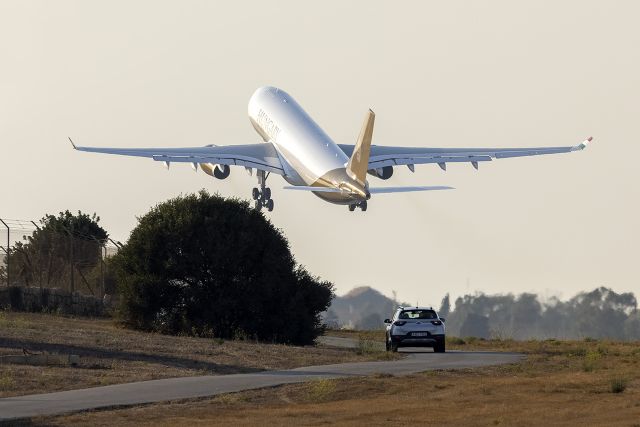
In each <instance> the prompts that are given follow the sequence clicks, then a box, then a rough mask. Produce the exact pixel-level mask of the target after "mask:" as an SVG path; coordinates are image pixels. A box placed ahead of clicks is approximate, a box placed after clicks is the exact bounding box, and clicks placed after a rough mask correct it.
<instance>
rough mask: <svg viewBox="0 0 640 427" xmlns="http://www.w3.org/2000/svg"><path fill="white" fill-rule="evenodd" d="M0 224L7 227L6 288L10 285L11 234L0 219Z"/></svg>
mask: <svg viewBox="0 0 640 427" xmlns="http://www.w3.org/2000/svg"><path fill="white" fill-rule="evenodd" d="M0 222H2V224H3V225H4V226H5V227H7V250H6V251H5V252H6V254H7V262H6V264H7V287H9V283H11V282H10V281H9V245H10V243H11V238H10V234H11V229H10V228H9V226H8V225H7V223H6V222H4V221H3V220H2V219H1V218H0Z"/></svg>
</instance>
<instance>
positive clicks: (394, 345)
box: [391, 343, 398, 353]
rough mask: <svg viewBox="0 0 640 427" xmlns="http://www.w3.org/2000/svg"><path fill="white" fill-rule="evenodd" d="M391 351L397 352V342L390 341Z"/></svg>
mask: <svg viewBox="0 0 640 427" xmlns="http://www.w3.org/2000/svg"><path fill="white" fill-rule="evenodd" d="M391 351H392V352H394V353H397V352H398V344H395V343H391Z"/></svg>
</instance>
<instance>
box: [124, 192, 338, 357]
mask: <svg viewBox="0 0 640 427" xmlns="http://www.w3.org/2000/svg"><path fill="white" fill-rule="evenodd" d="M112 263H113V266H114V268H115V269H116V272H117V275H118V281H119V283H118V286H119V289H120V293H121V299H120V307H119V315H120V317H121V319H122V321H123V322H124V324H125V325H126V326H129V327H131V328H135V329H142V330H152V331H156V332H161V333H167V334H179V333H180V334H187V335H198V336H215V337H219V338H225V339H233V338H243V339H258V340H263V341H272V342H281V343H292V344H310V343H312V342H313V340H314V339H315V338H316V337H317V336H318V335H319V334H320V333H321V332H322V331H323V328H322V325H321V320H320V313H321V312H323V311H325V310H326V309H327V307H328V305H329V303H330V301H331V298H332V297H333V285H332V284H331V283H329V282H324V281H320V280H319V279H317V278H315V277H313V276H311V275H310V274H309V273H308V272H307V271H306V270H305V269H304V268H303V267H300V266H298V265H296V262H295V260H294V258H293V255H292V254H291V252H290V250H289V243H288V241H287V239H286V238H285V237H284V235H283V234H282V232H281V231H279V230H278V229H276V228H275V227H274V226H273V224H271V222H269V221H268V220H267V219H265V217H264V215H263V214H262V213H260V212H258V211H256V210H254V209H252V208H250V207H249V204H248V203H247V202H243V201H239V200H236V199H223V198H222V197H219V196H217V195H214V196H212V195H209V194H208V193H207V192H205V191H201V192H200V193H199V194H192V195H187V196H183V197H177V198H175V199H171V200H169V201H167V202H164V203H161V204H159V205H157V206H156V207H154V208H153V209H151V211H150V212H149V213H147V214H146V215H144V216H143V217H141V218H140V219H139V221H138V225H137V226H136V228H135V229H134V230H133V231H132V233H131V237H130V239H129V241H128V242H127V244H126V245H125V246H124V247H123V248H122V249H121V250H120V251H119V252H118V254H117V255H116V256H114V258H113V260H112Z"/></svg>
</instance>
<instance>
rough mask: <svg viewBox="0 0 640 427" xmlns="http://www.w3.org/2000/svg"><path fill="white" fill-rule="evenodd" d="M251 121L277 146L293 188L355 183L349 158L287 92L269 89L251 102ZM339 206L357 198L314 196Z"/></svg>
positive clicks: (260, 91) (323, 194) (264, 89)
mask: <svg viewBox="0 0 640 427" xmlns="http://www.w3.org/2000/svg"><path fill="white" fill-rule="evenodd" d="M248 110H249V119H250V120H251V123H252V125H253V127H254V128H255V129H256V131H257V132H258V133H259V134H260V136H261V137H262V138H263V139H264V140H265V141H266V142H270V143H272V144H273V145H274V147H275V148H276V150H277V151H278V154H279V155H280V157H281V161H282V163H283V165H284V168H285V175H284V176H283V177H284V179H285V180H286V181H287V182H289V183H290V184H292V185H305V186H338V185H340V184H341V183H344V182H350V181H352V180H351V178H349V176H348V174H347V173H346V165H347V163H348V162H349V158H348V157H347V155H346V154H345V153H344V152H343V151H342V150H341V149H340V147H338V145H336V143H335V142H333V140H332V139H331V138H330V137H329V136H328V135H327V134H326V133H325V132H324V131H323V130H322V128H321V127H320V126H318V124H317V123H316V122H315V121H314V120H313V119H312V118H311V117H310V116H309V115H308V114H307V113H306V112H305V111H304V110H303V109H302V107H301V106H300V104H298V103H297V102H296V101H295V100H294V99H293V98H292V97H291V95H289V94H288V93H286V92H285V91H283V90H281V89H278V88H275V87H270V86H265V87H261V88H259V89H258V90H256V91H255V92H254V94H253V95H252V96H251V99H250V100H249V109H248ZM314 194H316V195H317V196H318V197H321V198H322V199H325V200H327V201H330V202H333V203H338V204H349V203H353V202H354V198H353V197H352V196H348V195H342V194H336V193H317V192H316V193H314Z"/></svg>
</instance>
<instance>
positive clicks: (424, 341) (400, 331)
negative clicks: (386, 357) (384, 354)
mask: <svg viewBox="0 0 640 427" xmlns="http://www.w3.org/2000/svg"><path fill="white" fill-rule="evenodd" d="M384 323H386V324H387V334H386V340H385V341H386V345H387V351H393V352H396V351H398V347H433V351H434V352H436V353H444V352H445V342H444V337H445V334H444V319H443V318H442V317H439V316H438V313H436V311H435V310H434V309H433V308H431V307H398V309H397V310H396V312H395V314H394V315H393V318H392V319H385V320H384Z"/></svg>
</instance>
